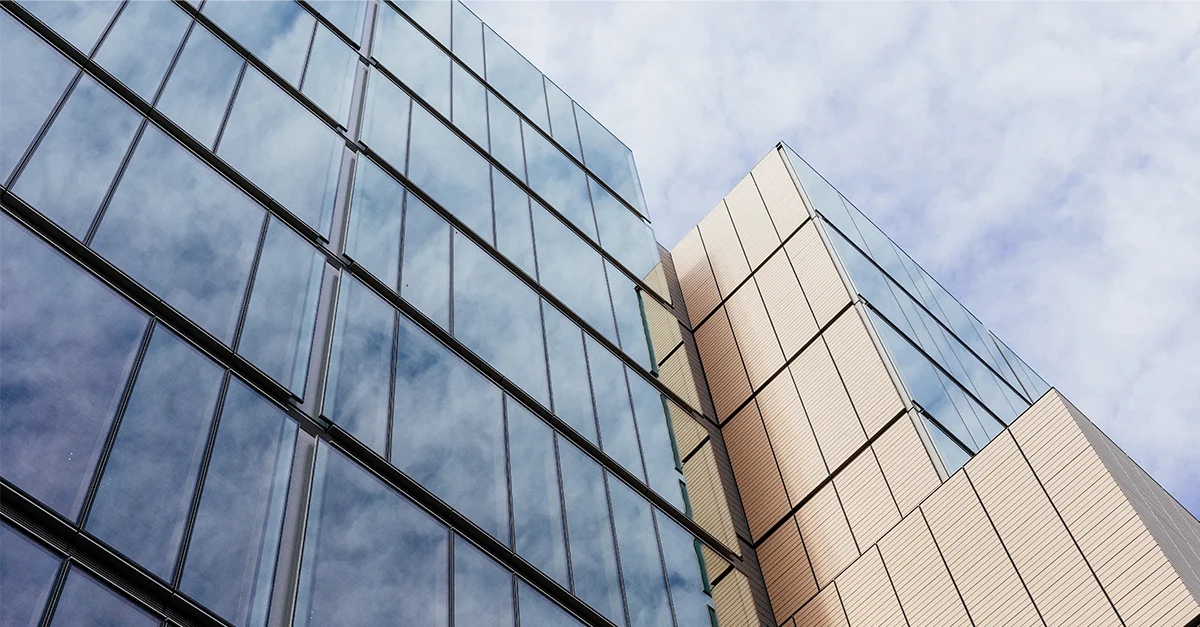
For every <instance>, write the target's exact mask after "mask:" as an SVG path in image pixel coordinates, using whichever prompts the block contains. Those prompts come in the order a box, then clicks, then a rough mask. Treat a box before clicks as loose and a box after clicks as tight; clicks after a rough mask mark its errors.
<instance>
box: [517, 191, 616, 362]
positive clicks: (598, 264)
mask: <svg viewBox="0 0 1200 627" xmlns="http://www.w3.org/2000/svg"><path fill="white" fill-rule="evenodd" d="M533 231H534V241H535V242H536V243H537V257H538V282H539V283H541V284H542V287H545V288H546V289H548V290H550V292H551V293H552V294H554V295H555V296H557V297H558V298H559V299H561V300H562V301H563V302H564V303H566V304H567V306H568V307H570V308H571V309H573V310H574V311H575V313H577V314H579V316H580V317H581V318H583V319H584V320H586V321H587V322H588V324H590V325H592V326H593V327H595V328H596V329H598V330H599V331H600V333H602V334H603V335H604V336H605V337H607V338H609V339H610V340H612V341H614V342H615V341H616V340H617V334H616V326H615V323H614V322H613V315H612V305H611V304H610V302H609V300H608V285H607V282H606V281H605V278H604V260H603V259H602V258H601V257H600V253H598V252H596V250H595V249H594V248H592V247H591V246H588V245H587V243H586V242H584V241H583V239H582V238H580V237H579V236H578V235H576V234H575V233H573V232H572V231H571V230H570V229H569V228H567V226H566V225H565V224H563V223H562V221H561V220H559V219H558V218H556V217H554V215H552V214H551V213H550V212H549V211H547V210H546V208H545V207H543V206H542V205H541V203H533Z"/></svg>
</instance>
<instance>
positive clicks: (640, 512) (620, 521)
mask: <svg viewBox="0 0 1200 627" xmlns="http://www.w3.org/2000/svg"><path fill="white" fill-rule="evenodd" d="M608 489H609V493H610V494H611V496H612V511H613V524H614V525H615V527H616V531H617V552H618V553H619V554H620V556H621V580H622V582H623V583H624V587H625V601H626V604H627V606H628V608H629V624H630V625H639V626H641V625H645V626H646V627H672V622H671V602H670V600H669V599H668V598H667V581H666V577H665V576H664V575H663V564H662V560H661V559H660V558H659V556H658V541H657V536H656V534H655V532H654V518H653V514H651V507H650V503H649V502H648V501H646V499H644V498H642V497H641V496H639V495H638V494H637V493H635V492H634V491H633V489H631V488H630V487H629V486H627V485H625V484H624V483H622V482H620V481H618V480H616V479H614V478H613V477H609V480H608Z"/></svg>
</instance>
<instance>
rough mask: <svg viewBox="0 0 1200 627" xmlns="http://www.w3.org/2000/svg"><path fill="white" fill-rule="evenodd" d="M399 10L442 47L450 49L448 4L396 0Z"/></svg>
mask: <svg viewBox="0 0 1200 627" xmlns="http://www.w3.org/2000/svg"><path fill="white" fill-rule="evenodd" d="M396 4H397V5H399V6H400V10H401V11H404V13H406V14H407V15H408V17H410V18H412V21H414V22H416V23H417V24H419V25H420V26H421V28H424V29H425V32H427V33H429V34H430V35H432V36H433V38H434V39H436V40H438V41H439V42H440V43H441V44H442V45H443V46H446V47H447V48H449V47H450V3H449V2H431V1H430V0H396Z"/></svg>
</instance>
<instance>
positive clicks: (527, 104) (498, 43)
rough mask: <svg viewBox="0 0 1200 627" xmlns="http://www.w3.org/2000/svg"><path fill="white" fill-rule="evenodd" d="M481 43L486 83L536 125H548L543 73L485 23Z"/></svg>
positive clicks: (543, 126) (545, 126)
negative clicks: (484, 57)
mask: <svg viewBox="0 0 1200 627" xmlns="http://www.w3.org/2000/svg"><path fill="white" fill-rule="evenodd" d="M483 42H484V43H483V45H484V51H485V52H486V55H485V56H486V59H487V81H488V83H489V84H490V85H492V86H493V87H495V88H496V90H497V91H499V92H500V93H501V94H504V97H505V98H508V100H509V101H510V102H512V103H513V104H515V105H516V106H517V108H518V109H520V110H521V112H522V113H524V114H525V115H527V116H529V118H530V119H531V120H533V121H534V122H535V123H536V124H538V125H540V126H541V127H542V128H549V125H548V122H549V119H548V118H547V115H546V92H545V90H544V89H543V88H542V73H541V72H539V71H538V69H537V68H536V67H534V66H533V64H532V63H530V62H529V61H527V60H525V57H523V56H521V53H519V52H517V51H516V50H515V49H514V48H513V47H512V46H510V45H508V42H507V41H504V39H503V38H501V37H500V36H499V35H497V34H496V31H494V30H492V29H491V27H489V26H488V25H486V24H484V26H483Z"/></svg>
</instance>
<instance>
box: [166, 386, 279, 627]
mask: <svg viewBox="0 0 1200 627" xmlns="http://www.w3.org/2000/svg"><path fill="white" fill-rule="evenodd" d="M219 420H220V421H219V422H218V424H217V437H216V440H215V442H214V444H213V452H212V456H211V457H210V459H209V462H208V468H207V470H206V471H205V479H204V488H203V490H202V491H201V493H200V504H199V506H198V507H197V511H196V522H195V524H194V526H193V528H192V535H191V540H190V541H189V544H188V551H187V558H186V560H185V561H184V566H183V579H182V582H181V583H180V589H181V590H183V591H184V592H185V593H187V594H188V595H189V596H191V597H192V598H194V599H196V600H197V601H199V602H201V603H203V604H204V605H205V606H206V607H208V608H210V609H212V610H213V611H214V612H216V613H217V614H219V615H220V616H222V617H223V618H225V619H226V620H228V621H229V622H231V623H233V624H235V625H242V626H248V625H263V624H265V623H266V620H267V604H268V602H269V601H270V598H271V582H272V579H273V577H274V575H275V558H276V554H277V552H278V549H279V535H280V528H281V527H282V525H283V506H284V501H285V500H286V498H287V488H288V476H289V473H290V471H291V466H292V452H293V450H294V447H295V442H296V432H297V426H296V423H295V422H294V421H293V420H291V419H290V418H288V417H287V414H285V413H284V412H283V411H282V410H280V409H279V408H278V407H276V406H275V405H273V404H272V403H271V402H269V401H267V400H266V399H265V398H263V397H262V396H259V395H258V394H257V393H256V392H254V391H253V390H251V389H250V387H249V386H247V385H246V384H244V383H242V382H241V381H239V380H238V379H236V378H232V379H230V382H229V391H228V392H227V393H226V394H225V402H224V404H223V405H222V408H221V417H220V419H219Z"/></svg>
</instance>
